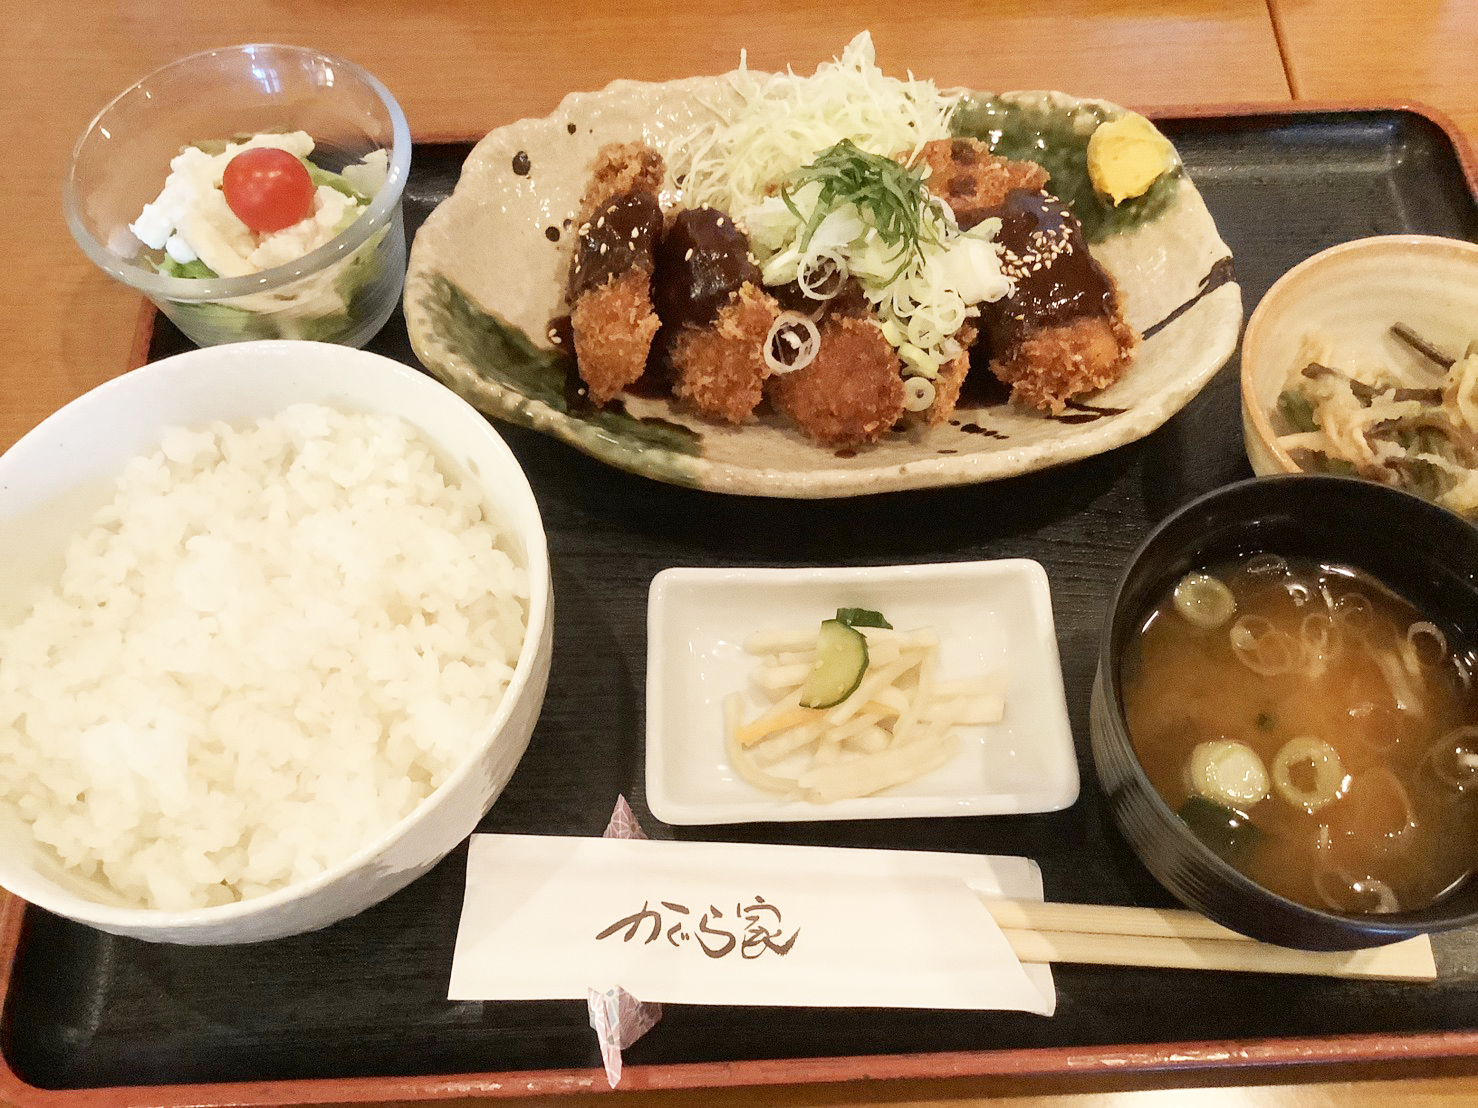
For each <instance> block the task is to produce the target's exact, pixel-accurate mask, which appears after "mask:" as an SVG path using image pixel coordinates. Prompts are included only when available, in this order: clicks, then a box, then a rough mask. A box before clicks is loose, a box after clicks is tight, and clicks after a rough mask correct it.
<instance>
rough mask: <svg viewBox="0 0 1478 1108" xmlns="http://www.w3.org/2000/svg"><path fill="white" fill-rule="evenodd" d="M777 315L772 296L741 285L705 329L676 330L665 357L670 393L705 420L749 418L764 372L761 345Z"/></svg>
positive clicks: (761, 389) (759, 394) (740, 420)
mask: <svg viewBox="0 0 1478 1108" xmlns="http://www.w3.org/2000/svg"><path fill="white" fill-rule="evenodd" d="M779 316H780V305H779V304H777V303H775V298H774V297H773V296H771V295H769V293H767V292H765V291H763V290H762V289H760V288H758V287H756V286H755V285H754V284H752V283H750V282H745V284H744V285H742V286H741V287H740V288H739V290H738V291H737V292H736V293H733V294H731V296H730V299H729V302H728V303H727V304H725V305H724V307H723V308H721V309H720V310H719V315H718V319H717V320H716V321H715V322H714V323H713V325H712V326H711V327H702V328H699V327H683V328H682V329H681V331H680V332H679V334H678V337H677V338H676V340H674V342H673V345H672V350H671V354H670V360H671V365H672V370H673V374H674V380H673V386H672V391H673V392H674V393H675V394H676V395H677V396H678V397H680V398H682V399H683V400H685V401H687V402H688V403H689V404H691V405H692V406H693V407H694V408H696V409H697V410H698V411H699V412H701V413H703V414H704V415H706V416H709V417H710V418H713V419H722V420H725V421H726V422H729V423H743V422H745V421H746V420H749V419H751V418H753V416H754V410H755V408H756V407H757V406H758V405H759V402H760V400H761V398H762V397H763V396H764V382H765V378H766V377H767V376H769V373H770V367H769V366H768V365H767V364H766V363H765V356H764V349H765V341H766V339H768V338H769V334H770V328H771V327H773V326H774V324H775V320H776V319H778V318H779Z"/></svg>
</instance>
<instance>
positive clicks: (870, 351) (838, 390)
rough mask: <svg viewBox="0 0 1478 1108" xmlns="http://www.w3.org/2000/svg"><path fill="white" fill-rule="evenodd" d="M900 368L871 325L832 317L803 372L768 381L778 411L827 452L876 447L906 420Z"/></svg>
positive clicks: (895, 354) (879, 332)
mask: <svg viewBox="0 0 1478 1108" xmlns="http://www.w3.org/2000/svg"><path fill="white" fill-rule="evenodd" d="M901 365H902V363H901V362H900V361H899V358H898V351H897V350H895V349H894V348H893V346H892V345H891V344H890V343H889V342H888V340H887V339H886V338H884V337H883V332H882V329H881V328H880V327H879V326H878V325H877V324H876V323H875V322H874V321H872V320H871V319H858V318H855V317H852V316H830V317H828V318H827V319H825V320H824V321H823V322H822V324H821V346H820V349H819V350H818V351H817V353H816V357H815V359H814V360H813V361H812V362H811V363H810V364H809V365H807V366H805V367H804V368H803V369H798V370H795V371H794V372H792V373H786V374H783V375H779V376H775V377H771V378H770V384H769V386H768V387H769V391H770V397H771V399H772V401H773V402H774V404H775V406H776V407H777V408H778V409H779V410H780V411H781V412H783V413H784V414H785V415H787V416H789V417H790V418H791V419H792V420H794V421H795V423H796V425H797V426H798V427H799V428H800V429H801V431H803V432H804V433H805V434H807V435H809V436H810V437H811V438H813V439H815V440H816V441H817V442H820V443H823V444H825V445H827V446H860V445H861V444H863V443H868V442H876V441H877V440H878V439H880V438H882V437H883V435H884V434H886V433H887V431H888V430H889V428H891V427H892V426H893V425H894V424H895V423H897V422H898V420H899V419H900V418H901V417H902V416H903V400H904V392H903V378H902V376H901V375H900V372H899V371H900V367H901Z"/></svg>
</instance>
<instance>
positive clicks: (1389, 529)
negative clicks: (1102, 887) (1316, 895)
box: [1089, 475, 1478, 950]
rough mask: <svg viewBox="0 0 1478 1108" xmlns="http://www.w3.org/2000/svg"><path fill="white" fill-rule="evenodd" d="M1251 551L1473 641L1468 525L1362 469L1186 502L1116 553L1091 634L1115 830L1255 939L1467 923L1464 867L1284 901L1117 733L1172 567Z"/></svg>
mask: <svg viewBox="0 0 1478 1108" xmlns="http://www.w3.org/2000/svg"><path fill="white" fill-rule="evenodd" d="M1261 552H1266V553H1272V554H1281V555H1284V556H1306V557H1312V558H1317V559H1320V560H1325V561H1328V562H1331V563H1335V564H1344V565H1351V566H1354V567H1357V568H1359V569H1362V570H1364V571H1365V572H1367V573H1369V574H1370V575H1372V576H1373V577H1375V579H1376V580H1378V581H1380V582H1383V583H1384V584H1386V585H1387V586H1389V587H1390V588H1392V589H1393V590H1394V591H1396V592H1397V593H1398V594H1400V595H1402V596H1404V597H1405V598H1406V599H1407V600H1408V601H1410V602H1411V603H1412V604H1413V605H1415V606H1416V607H1417V608H1418V609H1419V610H1421V611H1423V612H1425V613H1426V614H1427V615H1428V617H1429V618H1431V619H1432V620H1433V621H1434V622H1437V623H1438V624H1439V625H1440V626H1442V627H1443V628H1445V629H1447V630H1448V631H1449V632H1450V634H1451V636H1455V637H1456V638H1455V639H1454V638H1451V637H1450V639H1449V641H1450V642H1453V644H1454V645H1455V646H1456V647H1457V648H1458V649H1460V650H1465V651H1471V650H1472V648H1473V647H1474V645H1475V644H1478V530H1475V529H1474V528H1473V527H1471V526H1469V525H1468V524H1466V523H1464V522H1463V521H1462V519H1460V518H1459V517H1458V516H1456V515H1454V514H1452V513H1451V512H1448V511H1446V510H1445V509H1442V508H1439V507H1437V506H1436V505H1434V504H1431V503H1429V502H1427V501H1425V500H1422V499H1420V498H1419V497H1416V496H1412V495H1410V494H1408V493H1404V492H1400V491H1398V490H1396V489H1392V488H1389V487H1387V486H1384V485H1378V484H1375V483H1373V482H1367V481H1359V480H1356V479H1354V478H1348V477H1329V476H1311V475H1301V476H1279V477H1265V478H1254V479H1251V480H1248V481H1242V482H1238V483H1236V484H1232V485H1228V486H1225V487H1224V488H1221V489H1218V490H1216V491H1215V492H1212V493H1209V494H1207V495H1206V496H1203V497H1201V498H1200V499H1198V500H1195V501H1193V502H1191V503H1190V504H1188V505H1186V506H1185V507H1183V508H1181V509H1180V510H1179V511H1177V512H1176V513H1174V514H1173V515H1172V516H1170V517H1169V518H1168V519H1166V520H1165V521H1164V522H1163V523H1162V524H1160V526H1159V527H1157V528H1156V529H1155V531H1154V532H1153V533H1152V534H1151V535H1150V536H1149V538H1148V539H1146V540H1145V542H1144V544H1143V545H1142V546H1141V547H1140V548H1139V550H1138V551H1136V552H1135V554H1134V556H1133V557H1132V558H1131V559H1130V562H1129V565H1128V568H1127V569H1126V570H1125V572H1124V575H1123V577H1122V578H1121V579H1120V581H1119V585H1118V589H1117V590H1116V592H1115V594H1114V599H1113V605H1112V608H1111V609H1110V614H1109V618H1108V620H1107V622H1106V623H1105V625H1104V629H1103V633H1102V637H1101V639H1100V643H1099V652H1098V670H1097V675H1096V679H1095V681H1094V688H1093V700H1092V708H1091V712H1090V717H1089V720H1090V731H1091V735H1092V746H1093V761H1094V764H1095V766H1096V769H1097V772H1098V776H1099V779H1100V782H1101V783H1102V786H1103V792H1104V795H1105V797H1106V798H1107V800H1108V804H1109V807H1110V809H1111V811H1112V812H1113V816H1114V820H1115V822H1116V823H1117V824H1118V827H1119V829H1120V830H1121V831H1122V832H1123V834H1124V837H1125V838H1126V839H1127V840H1128V842H1129V844H1130V845H1131V846H1132V847H1133V848H1134V851H1135V853H1136V854H1138V856H1139V858H1140V860H1141V861H1142V862H1143V863H1144V864H1145V867H1146V868H1147V869H1148V870H1149V871H1150V872H1151V873H1152V874H1154V876H1155V877H1156V878H1157V879H1158V880H1159V881H1160V883H1161V884H1162V885H1164V886H1165V887H1166V888H1167V889H1169V890H1170V892H1172V893H1173V894H1174V895H1175V896H1176V897H1178V898H1179V899H1180V900H1182V901H1184V902H1185V903H1186V904H1187V905H1189V906H1190V907H1192V908H1194V909H1196V910H1197V911H1200V912H1202V913H1204V914H1205V915H1207V916H1210V917H1211V918H1212V919H1214V920H1216V921H1218V922H1219V923H1222V924H1224V925H1225V926H1227V927H1230V928H1233V929H1234V930H1237V931H1240V932H1242V933H1244V934H1246V935H1250V936H1252V937H1253V938H1257V939H1262V940H1264V941H1267V942H1273V943H1278V944H1281V945H1283V946H1290V947H1302V948H1305V949H1310V950H1344V949H1354V948H1358V947H1364V946H1376V945H1380V944H1383V943H1389V942H1395V941H1397V940H1400V939H1404V938H1409V937H1411V936H1413V935H1416V934H1419V933H1422V932H1427V931H1439V930H1444V929H1448V928H1454V927H1462V926H1466V925H1468V924H1471V923H1474V922H1478V880H1471V879H1470V880H1467V881H1465V882H1464V883H1463V884H1461V885H1460V886H1459V887H1458V888H1457V889H1456V890H1455V891H1454V892H1452V893H1450V894H1449V895H1448V896H1446V897H1444V898H1442V899H1441V900H1439V901H1438V902H1437V903H1436V904H1434V905H1432V906H1430V907H1428V908H1424V909H1421V910H1419V911H1412V912H1397V913H1391V914H1386V915H1361V916H1348V915H1339V914H1336V913H1334V912H1330V911H1322V910H1319V909H1315V908H1309V907H1305V906H1304V905H1302V904H1297V903H1295V902H1293V901H1291V900H1288V899H1286V898H1284V897H1282V896H1278V895H1276V894H1274V893H1272V892H1269V891H1268V890H1267V889H1264V888H1263V887H1261V886H1260V885H1257V884H1255V883H1254V882H1253V881H1252V880H1250V879H1249V878H1248V877H1246V876H1244V875H1243V874H1242V873H1241V872H1239V871H1238V870H1236V869H1234V868H1233V867H1232V866H1231V865H1230V864H1229V863H1228V862H1226V861H1224V860H1223V859H1222V858H1221V857H1220V856H1219V855H1218V854H1216V853H1215V852H1214V851H1212V849H1211V848H1210V847H1208V846H1207V845H1206V844H1205V843H1203V842H1202V841H1201V840H1200V839H1199V838H1198V837H1197V836H1196V835H1195V834H1194V833H1193V832H1192V831H1191V829H1190V827H1189V826H1188V825H1187V824H1186V823H1185V822H1184V821H1183V820H1182V819H1181V818H1180V817H1179V816H1178V815H1177V814H1176V813H1175V811H1174V810H1172V808H1171V807H1170V805H1169V804H1168V803H1167V802H1166V801H1165V799H1164V798H1163V797H1162V796H1161V795H1160V793H1159V792H1157V791H1156V790H1155V788H1154V786H1153V785H1151V783H1150V780H1149V778H1148V776H1147V775H1146V773H1145V771H1144V769H1143V767H1142V766H1141V765H1140V763H1139V760H1138V757H1137V755H1136V754H1135V748H1134V745H1133V743H1132V741H1131V738H1130V734H1129V728H1128V723H1127V721H1126V719H1125V714H1124V704H1123V695H1122V685H1121V679H1122V674H1123V671H1124V666H1125V664H1126V660H1128V659H1131V658H1132V657H1133V654H1132V653H1131V651H1132V648H1133V645H1134V642H1135V640H1136V637H1137V634H1138V632H1139V629H1140V628H1141V627H1142V626H1143V624H1144V621H1145V619H1146V617H1147V616H1148V615H1149V613H1150V612H1151V611H1152V610H1153V609H1154V607H1155V606H1156V605H1157V604H1158V603H1159V602H1160V599H1161V597H1163V596H1164V595H1165V594H1166V592H1168V590H1169V589H1170V588H1171V587H1172V586H1173V585H1174V583H1175V582H1176V581H1178V580H1179V579H1180V578H1181V577H1183V576H1184V575H1185V574H1186V573H1188V572H1190V571H1192V570H1196V569H1201V568H1204V567H1205V566H1207V565H1211V564H1215V563H1216V562H1218V561H1223V560H1227V559H1231V558H1236V557H1240V556H1246V555H1249V554H1253V553H1261ZM1474 849H1475V862H1478V846H1475V848H1474Z"/></svg>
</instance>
